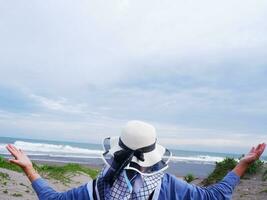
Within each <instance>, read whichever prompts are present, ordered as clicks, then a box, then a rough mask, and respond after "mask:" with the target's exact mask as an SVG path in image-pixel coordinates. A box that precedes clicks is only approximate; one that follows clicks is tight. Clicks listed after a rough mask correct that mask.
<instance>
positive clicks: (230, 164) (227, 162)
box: [202, 158, 237, 186]
mask: <svg viewBox="0 0 267 200" xmlns="http://www.w3.org/2000/svg"><path fill="white" fill-rule="evenodd" d="M236 165H237V161H236V160H235V159H234V158H225V159H224V160H223V161H221V162H216V166H215V169H214V170H213V172H212V173H211V174H210V175H209V176H208V177H207V178H206V179H204V180H203V182H202V184H203V185H204V186H208V185H211V184H214V183H217V182H219V181H221V180H222V179H223V177H224V176H225V175H226V174H227V173H228V172H229V171H231V170H232V169H233V168H234V167H235V166H236Z"/></svg>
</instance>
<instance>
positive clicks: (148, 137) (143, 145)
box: [102, 121, 171, 175]
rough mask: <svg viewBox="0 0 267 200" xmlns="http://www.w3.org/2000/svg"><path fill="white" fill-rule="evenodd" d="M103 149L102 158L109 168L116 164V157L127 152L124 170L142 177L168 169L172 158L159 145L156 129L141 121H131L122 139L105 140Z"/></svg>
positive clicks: (123, 132) (123, 131) (121, 136)
mask: <svg viewBox="0 0 267 200" xmlns="http://www.w3.org/2000/svg"><path fill="white" fill-rule="evenodd" d="M103 148H104V153H103V155H102V158H103V160H104V162H105V163H106V164H107V165H108V166H110V167H112V166H113V163H114V162H116V155H118V154H120V155H122V154H125V152H126V154H125V155H126V157H125V156H124V155H122V157H123V156H124V157H123V158H122V159H123V160H122V162H123V164H125V166H123V168H124V169H132V170H135V171H137V172H139V173H140V174H142V175H154V174H156V173H159V172H161V171H163V170H165V169H167V168H168V165H167V164H168V162H169V160H170V157H171V152H170V151H169V150H168V149H166V148H164V147H163V146H161V145H159V144H158V143H157V136H156V129H155V128H154V127H153V126H152V125H150V124H148V123H145V122H141V121H129V122H128V123H127V124H126V126H125V127H124V128H123V129H122V132H121V135H120V137H112V138H105V139H104V141H103ZM118 157H119V156H118ZM127 159H128V160H127Z"/></svg>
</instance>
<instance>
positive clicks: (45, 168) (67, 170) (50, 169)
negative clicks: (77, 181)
mask: <svg viewBox="0 0 267 200" xmlns="http://www.w3.org/2000/svg"><path fill="white" fill-rule="evenodd" d="M34 168H35V169H36V170H37V171H38V172H39V173H40V174H42V175H43V176H47V177H48V178H52V179H55V180H59V181H61V182H63V183H69V182H70V180H71V177H72V175H75V174H79V173H84V174H86V175H88V176H90V177H91V178H92V179H94V178H96V176H97V174H98V173H99V171H98V170H96V169H91V168H88V167H84V166H81V165H79V164H71V163H70V164H66V165H62V166H58V165H37V164H34Z"/></svg>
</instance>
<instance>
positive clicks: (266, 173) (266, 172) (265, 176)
mask: <svg viewBox="0 0 267 200" xmlns="http://www.w3.org/2000/svg"><path fill="white" fill-rule="evenodd" d="M262 180H263V181H267V169H266V170H265V172H264V173H263V175H262Z"/></svg>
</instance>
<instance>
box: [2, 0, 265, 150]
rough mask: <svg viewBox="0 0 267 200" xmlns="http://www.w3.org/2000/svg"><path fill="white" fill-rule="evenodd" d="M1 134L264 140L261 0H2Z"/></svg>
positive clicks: (204, 146)
mask: <svg viewBox="0 0 267 200" xmlns="http://www.w3.org/2000/svg"><path fill="white" fill-rule="evenodd" d="M0 2H1V6H0V30H1V31H0V55H1V57H0V136H13V137H26V138H45V139H57V140H72V141H73V140H74V141H81V142H85V141H86V142H94V143H95V142H97V143H98V142H100V141H101V139H102V137H104V136H108V135H116V134H118V133H119V131H120V129H121V127H122V126H123V125H124V123H125V122H126V121H127V120H131V119H140V120H145V121H148V122H150V123H153V124H154V125H155V126H156V127H157V130H158V134H159V137H160V140H161V142H162V143H164V144H166V145H168V146H171V147H175V148H177V149H192V150H199V149H200V150H205V151H222V152H227V151H231V152H241V151H245V150H247V149H248V148H249V146H250V145H252V144H255V143H257V142H262V141H265V142H267V123H266V121H267V78H266V77H267V57H266V56H267V55H266V54H267V37H266V35H267V23H266V19H267V2H266V1H261V0H256V1H249V0H245V1H244V0H242V1H241V0H235V1H230V0H229V1H228V0H226V1H214V0H204V1H159V0H153V1H152V0H151V1H150V0H148V1H139V0H134V1H131V0H116V1H115V0H111V1H101V0H97V1H89V0H87V1H85V0H81V1H74V0H64V1H63V0H57V1H55V0H46V1H39V0H31V1H27V3H26V2H22V1H15V2H14V1H4V0H0Z"/></svg>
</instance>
